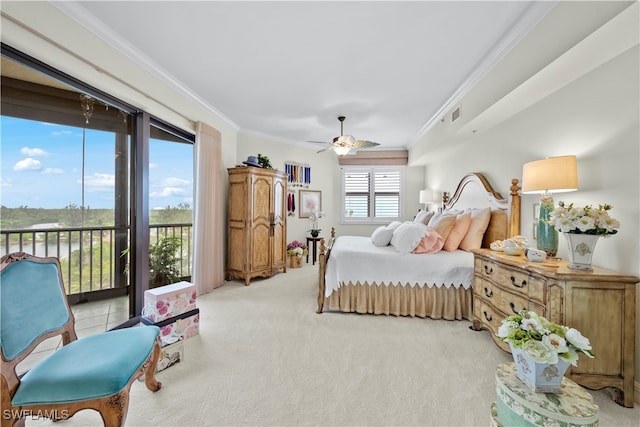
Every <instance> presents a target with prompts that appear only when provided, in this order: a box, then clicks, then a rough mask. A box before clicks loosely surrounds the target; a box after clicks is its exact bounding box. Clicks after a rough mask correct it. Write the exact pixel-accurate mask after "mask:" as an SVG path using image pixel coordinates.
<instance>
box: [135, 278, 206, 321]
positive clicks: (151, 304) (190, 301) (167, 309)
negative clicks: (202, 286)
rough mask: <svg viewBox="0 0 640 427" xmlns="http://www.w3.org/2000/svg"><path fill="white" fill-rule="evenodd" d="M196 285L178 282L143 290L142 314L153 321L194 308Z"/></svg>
mask: <svg viewBox="0 0 640 427" xmlns="http://www.w3.org/2000/svg"><path fill="white" fill-rule="evenodd" d="M196 296H197V293H196V285H194V284H192V283H189V282H178V283H174V284H172V285H166V286H161V287H159V288H154V289H148V290H146V291H144V307H143V309H142V316H144V317H146V318H147V319H149V320H151V321H153V322H154V323H155V322H159V321H161V320H165V319H168V318H170V317H174V316H177V315H179V314H181V313H184V312H187V311H190V310H193V309H195V308H196Z"/></svg>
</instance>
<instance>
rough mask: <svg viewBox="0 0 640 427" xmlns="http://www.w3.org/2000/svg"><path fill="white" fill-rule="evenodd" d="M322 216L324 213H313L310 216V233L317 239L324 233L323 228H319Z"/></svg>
mask: <svg viewBox="0 0 640 427" xmlns="http://www.w3.org/2000/svg"><path fill="white" fill-rule="evenodd" d="M322 216H323V213H322V212H319V211H313V212H311V213H310V214H309V221H311V229H310V230H309V232H310V233H311V236H313V237H317V236H318V234H320V232H321V231H322V229H321V228H318V220H319V219H320V218H322Z"/></svg>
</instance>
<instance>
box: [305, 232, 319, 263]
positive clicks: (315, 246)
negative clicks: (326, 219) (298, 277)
mask: <svg viewBox="0 0 640 427" xmlns="http://www.w3.org/2000/svg"><path fill="white" fill-rule="evenodd" d="M320 239H322V237H307V248H308V249H307V264H309V253H311V250H312V248H311V246H313V253H312V259H313V265H316V256H317V250H318V242H319V241H320Z"/></svg>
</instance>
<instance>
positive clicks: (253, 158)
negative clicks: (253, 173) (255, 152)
mask: <svg viewBox="0 0 640 427" xmlns="http://www.w3.org/2000/svg"><path fill="white" fill-rule="evenodd" d="M242 163H243V164H245V165H247V166H254V167H256V168H261V167H262V165H261V164H260V162H259V161H258V158H257V157H256V156H249V157H247V160H245V161H244V162H242Z"/></svg>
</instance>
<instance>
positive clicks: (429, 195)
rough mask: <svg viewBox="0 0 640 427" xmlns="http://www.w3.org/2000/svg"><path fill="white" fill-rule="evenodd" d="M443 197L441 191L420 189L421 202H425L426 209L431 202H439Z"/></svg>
mask: <svg viewBox="0 0 640 427" xmlns="http://www.w3.org/2000/svg"><path fill="white" fill-rule="evenodd" d="M438 198H442V196H441V195H440V193H439V192H437V191H433V190H420V203H424V210H425V211H426V210H427V205H428V204H429V203H438V202H439V201H440V200H439V199H438Z"/></svg>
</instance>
